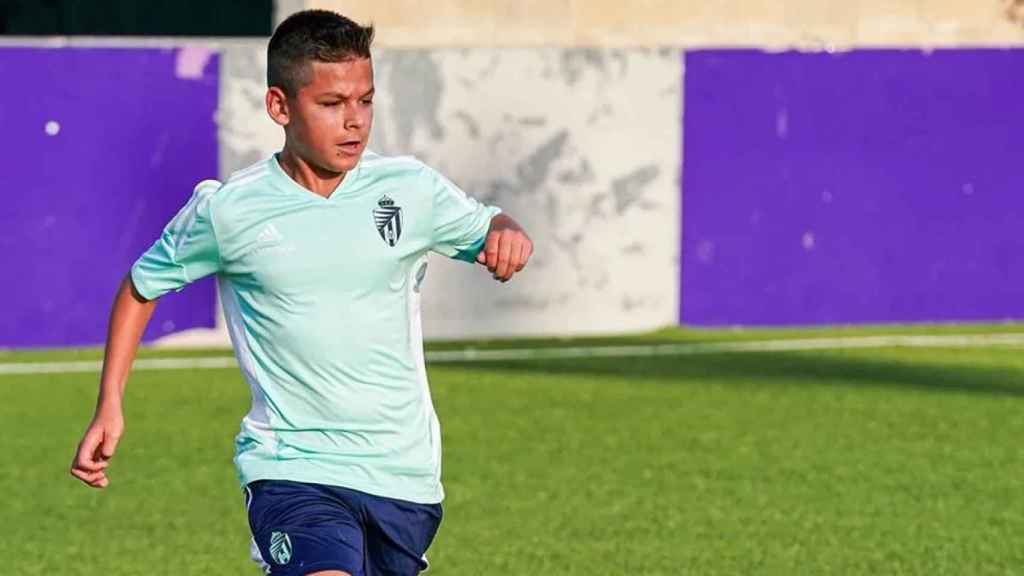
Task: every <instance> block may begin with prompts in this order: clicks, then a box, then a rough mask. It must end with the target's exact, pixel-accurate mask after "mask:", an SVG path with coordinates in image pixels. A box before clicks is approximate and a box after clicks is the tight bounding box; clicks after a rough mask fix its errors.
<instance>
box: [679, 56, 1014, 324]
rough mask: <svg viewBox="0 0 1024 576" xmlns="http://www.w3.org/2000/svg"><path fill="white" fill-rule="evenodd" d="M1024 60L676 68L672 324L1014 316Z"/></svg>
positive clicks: (775, 62)
mask: <svg viewBox="0 0 1024 576" xmlns="http://www.w3.org/2000/svg"><path fill="white" fill-rule="evenodd" d="M1022 78H1024V50H945V51H936V52H932V53H923V52H918V51H855V52H851V53H845V54H801V53H776V54H769V53H763V52H754V51H697V52H689V53H687V54H686V55H685V83H684V84H685V95H684V98H685V100H684V103H685V119H684V145H685V154H684V165H683V247H682V249H683V252H682V253H683V263H682V298H681V302H682V306H681V314H680V317H681V321H682V322H684V323H686V324H696V325H723V324H746V325H787V324H819V323H868V322H872V323H873V322H917V321H954V320H995V319H1007V318H1018V319H1019V318H1024V80H1022Z"/></svg>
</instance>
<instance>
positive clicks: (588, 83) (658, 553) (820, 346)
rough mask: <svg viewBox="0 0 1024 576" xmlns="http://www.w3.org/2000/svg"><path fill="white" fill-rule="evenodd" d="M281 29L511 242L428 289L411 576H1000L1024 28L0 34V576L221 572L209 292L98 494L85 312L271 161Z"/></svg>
mask: <svg viewBox="0 0 1024 576" xmlns="http://www.w3.org/2000/svg"><path fill="white" fill-rule="evenodd" d="M306 8H328V9H333V10H337V11H339V12H341V13H343V14H346V15H347V16H349V17H351V18H353V19H355V20H357V21H359V22H362V23H370V22H372V23H374V24H375V25H376V26H377V43H376V46H375V50H374V64H375V73H376V85H377V98H376V100H375V107H376V120H375V126H374V131H373V135H372V139H371V147H372V148H374V149H375V150H377V151H378V152H381V153H384V154H412V155H416V156H417V157H419V158H420V159H422V160H423V161H425V162H427V163H428V164H430V165H433V166H434V167H436V168H437V169H439V170H440V171H441V172H443V173H445V174H446V175H448V176H449V177H450V178H451V179H452V180H454V181H455V182H457V183H458V184H460V185H461V186H462V187H463V188H464V189H465V190H467V191H468V192H469V193H470V194H472V195H475V196H477V197H478V198H480V199H481V200H484V201H486V202H490V203H494V204H497V205H499V206H501V207H503V208H504V209H505V210H506V211H507V212H509V213H510V214H512V215H514V216H515V217H516V218H517V219H518V220H520V221H521V222H522V223H523V224H524V225H525V226H526V228H527V229H528V231H529V232H530V234H531V236H532V237H533V239H534V241H535V244H536V253H535V255H534V257H533V259H532V261H531V264H530V267H529V268H528V269H527V271H526V272H525V273H523V274H522V275H521V276H517V278H516V279H515V280H514V281H513V282H511V283H509V284H507V285H500V286H499V285H495V284H494V282H493V281H492V280H491V279H490V276H489V275H487V274H485V273H481V270H480V269H479V268H477V267H475V266H467V265H465V264H462V263H455V262H450V261H448V260H446V259H444V258H441V257H437V256H435V257H433V258H432V259H431V264H430V266H431V268H430V270H431V271H430V273H429V274H428V276H427V280H426V284H425V286H426V288H425V290H424V292H425V296H424V304H423V306H424V307H423V316H424V330H425V333H426V336H427V337H428V339H429V340H430V342H429V343H428V349H427V360H428V362H429V363H430V377H431V387H432V393H433V397H434V401H435V405H436V406H437V410H438V413H439V416H440V418H441V422H442V425H443V427H444V445H445V468H444V482H445V486H446V489H447V493H448V498H447V500H446V502H445V506H446V513H445V514H446V519H445V525H444V526H443V527H442V530H441V533H440V535H439V536H438V540H437V542H436V543H435V545H434V546H433V547H432V549H431V552H430V554H431V560H432V563H433V565H434V567H433V568H432V573H436V574H439V575H442V576H443V575H446V574H450V575H454V574H472V575H475V574H552V575H563V574H570V575H571V574H580V575H582V574H593V573H605V574H645V575H653V574H665V575H669V574H672V575H674V574H679V573H681V572H682V573H690V574H779V575H785V576H791V575H794V574H815V575H817V574H830V573H834V574H844V575H849V574H866V575H875V574H897V573H898V574H922V575H928V576H933V575H935V574H958V575H959V574H972V575H980V574H993V575H995V574H1000V575H1007V574H1019V573H1022V572H1024V568H1022V567H1024V547H1021V545H1020V534H1021V532H1022V531H1024V508H1022V507H1021V506H1020V502H1021V501H1024V483H1022V480H1021V479H1022V478H1024V451H1022V449H1021V445H1020V441H1019V438H1020V437H1021V436H1022V435H1024V412H1022V411H1021V410H1020V407H1019V406H1018V405H1017V402H1019V401H1021V398H1022V397H1024V356H1022V355H1021V348H1022V347H1024V325H1022V324H1020V323H1019V321H1020V320H1021V319H1022V318H1024V258H1022V257H1021V254H1022V253H1024V234H1022V233H1021V231H1022V230H1024V161H1022V151H1024V81H1022V79H1024V0H846V1H840V0H746V1H740V0H718V1H715V2H709V1H704V0H676V1H657V0H637V1H633V2H623V1H602V0H586V1H584V0H547V1H539V0H526V1H519V2H511V1H493V2H478V1H472V0H434V1H431V2H426V1H412V0H392V1H384V0H375V1H371V0H352V1H340V0H334V1H330V0H321V1H315V0H290V1H284V0H282V1H277V2H272V1H270V0H253V1H242V0H235V1H231V0H202V1H199V0H179V1H170V0H159V1H158V0H152V1H146V2H143V1H141V0H137V1H131V0H92V1H87V0H0V86H2V87H3V89H2V90H0V129H2V132H0V135H2V139H0V151H2V153H0V192H2V194H3V198H4V201H3V203H2V205H0V263H2V267H0V270H2V272H0V274H2V280H3V281H2V282H0V436H2V437H3V440H2V441H0V442H2V443H0V447H2V448H3V451H4V453H5V454H6V455H7V456H8V458H7V460H6V462H5V463H4V464H2V465H0V494H3V495H4V498H3V499H2V500H0V526H4V527H5V530H6V532H5V535H4V538H0V557H2V558H4V559H5V563H6V564H5V566H6V571H7V572H8V573H11V574H17V575H22V574H24V575H30V574H40V575H41V574H51V573H55V572H56V573H61V574H84V575H91V574H106V575H117V574H125V575H133V574H147V575H148V574H238V575H245V574H254V573H255V569H254V567H253V566H252V565H251V563H250V562H249V560H248V558H247V550H248V540H249V534H248V531H247V527H246V519H245V511H244V508H243V507H242V501H241V497H240V496H239V493H238V487H237V484H236V483H235V480H234V478H233V471H232V469H231V466H230V464H229V461H230V459H231V455H232V451H233V446H232V443H231V438H232V436H233V435H234V434H235V433H236V431H237V426H238V420H239V418H240V417H241V416H242V414H244V413H245V411H246V409H247V408H248V403H249V401H250V399H249V392H248V389H247V388H246V387H245V385H244V383H243V382H242V381H241V378H240V376H239V374H238V371H237V369H236V368H234V365H233V361H232V359H231V358H230V356H229V355H228V354H229V353H228V352H227V351H226V350H225V349H224V347H225V346H227V345H228V339H227V335H226V332H225V331H224V329H223V320H222V319H221V318H220V313H219V306H218V302H217V294H216V290H215V287H214V283H213V282H212V281H211V280H210V279H207V280H203V281H201V282H199V283H197V284H196V285H193V286H191V287H189V288H187V289H185V290H184V291H182V292H181V293H177V294H170V295H168V296H166V297H165V298H163V299H162V301H161V304H160V306H159V307H158V308H157V311H156V315H155V317H154V320H153V322H152V323H151V324H150V327H149V330H148V331H147V333H146V336H145V337H146V340H147V342H149V343H151V344H154V345H156V346H154V347H150V348H147V349H145V350H143V351H142V353H141V359H140V360H139V361H138V362H137V363H136V370H135V372H134V373H133V376H132V385H131V390H130V391H129V393H128V398H129V400H128V402H127V403H126V410H127V414H126V419H127V422H128V435H127V436H126V438H125V440H124V441H123V442H122V444H121V446H120V448H119V452H118V460H117V462H116V463H115V465H114V467H113V468H112V472H111V475H112V478H113V483H112V485H111V488H110V489H109V490H107V491H106V492H102V493H99V492H95V491H88V490H86V489H85V488H83V487H81V486H79V485H78V484H77V483H75V482H73V481H72V480H71V479H70V478H69V477H68V476H67V464H68V461H69V460H70V456H71V454H72V450H73V447H74V445H75V443H76V442H77V441H78V439H79V437H80V434H81V432H82V429H83V427H84V426H85V424H86V423H87V422H88V419H89V417H90V415H91V413H92V407H93V402H94V400H95V394H96V384H97V380H98V378H97V373H98V371H99V368H100V362H99V360H100V358H101V354H102V352H101V350H100V348H99V347H98V346H99V345H101V344H102V342H103V340H104V337H105V330H106V323H107V315H108V314H109V310H110V304H111V300H112V298H113V295H114V292H115V290H116V288H117V286H118V283H119V281H120V279H121V278H122V277H123V276H124V275H125V273H126V272H127V270H128V269H129V267H130V266H131V264H132V263H133V262H134V260H135V259H136V258H137V257H138V256H139V255H140V254H141V253H142V252H143V251H144V250H145V249H146V248H147V247H148V246H149V245H150V244H151V243H152V242H153V241H154V240H156V238H157V237H158V235H159V233H160V231H161V229H162V227H163V226H164V225H165V223H166V222H167V221H168V220H169V219H170V218H171V217H172V216H173V215H174V214H175V213H176V211H177V210H178V209H179V208H180V206H181V205H182V204H184V202H185V201H186V200H187V198H188V197H189V195H190V194H191V192H192V189H193V186H194V185H195V183H196V182H198V181H199V180H202V179H207V178H216V179H221V180H223V179H225V178H227V177H228V176H229V175H230V174H231V173H232V172H233V171H235V170H238V169H241V168H243V167H245V166H247V165H249V164H251V163H253V162H256V161H258V160H260V159H262V158H265V157H267V156H268V155H269V154H271V153H273V152H275V151H276V150H278V149H279V148H280V146H281V144H282V134H281V131H280V129H279V128H278V127H277V126H276V125H274V124H273V123H272V122H271V121H270V120H269V118H267V116H266V113H265V110H264V103H263V102H264V94H265V90H266V85H265V58H266V42H267V39H268V36H269V35H270V33H271V32H272V30H273V28H274V26H275V24H276V23H277V22H279V21H281V20H282V19H283V18H285V17H287V16H288V15H289V14H291V13H293V12H295V11H297V10H302V9H306ZM570 338H571V340H570ZM496 339H497V340H496ZM183 347H184V348H188V349H184V350H183V349H182V348H183ZM167 348H170V349H169V350H168V349H167ZM197 348H198V349H197ZM36 349H46V350H42V351H40V350H36Z"/></svg>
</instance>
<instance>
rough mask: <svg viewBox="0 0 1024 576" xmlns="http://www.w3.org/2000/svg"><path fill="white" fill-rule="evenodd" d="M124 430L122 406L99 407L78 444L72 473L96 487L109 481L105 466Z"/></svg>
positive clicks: (104, 485)
mask: <svg viewBox="0 0 1024 576" xmlns="http://www.w3.org/2000/svg"><path fill="white" fill-rule="evenodd" d="M123 433H124V417H123V416H122V415H121V410H120V408H109V409H99V410H97V411H96V416H95V417H94V418H93V419H92V422H91V423H90V424H89V428H88V429H87V430H86V431H85V435H84V436H82V441H81V442H80V443H79V444H78V452H77V453H76V454H75V459H74V460H73V461H72V462H71V475H72V476H74V477H75V478H78V479H79V480H81V481H82V482H85V483H86V484H88V485H89V486H92V487H93V488H106V487H107V485H108V484H110V479H109V478H107V474H106V469H107V466H108V465H109V464H110V459H111V458H113V456H114V451H115V450H116V449H117V443H118V441H119V440H120V439H121V434H123Z"/></svg>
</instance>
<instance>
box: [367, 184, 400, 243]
mask: <svg viewBox="0 0 1024 576" xmlns="http://www.w3.org/2000/svg"><path fill="white" fill-rule="evenodd" d="M373 222H374V223H375V224H376V225H377V232H380V237H381V238H383V239H384V241H385V242H387V243H388V246H394V245H395V244H397V243H398V239H399V238H401V237H402V208H401V207H399V206H395V201H394V200H392V199H391V198H389V197H388V196H387V195H384V196H382V197H381V199H380V200H377V207H376V208H374V210H373Z"/></svg>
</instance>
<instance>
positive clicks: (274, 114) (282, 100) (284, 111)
mask: <svg viewBox="0 0 1024 576" xmlns="http://www.w3.org/2000/svg"><path fill="white" fill-rule="evenodd" d="M266 100H267V114H268V115H269V116H270V119H271V120H273V121H274V122H276V123H277V124H278V125H280V126H287V125H288V121H289V120H290V116H289V110H288V96H286V95H285V93H284V90H281V89H280V88H278V87H277V86H271V87H270V88H268V89H267V98H266Z"/></svg>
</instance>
